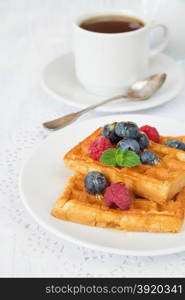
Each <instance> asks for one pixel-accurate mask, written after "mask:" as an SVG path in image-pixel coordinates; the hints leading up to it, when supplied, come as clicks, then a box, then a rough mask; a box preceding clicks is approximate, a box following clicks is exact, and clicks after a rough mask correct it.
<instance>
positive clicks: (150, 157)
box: [140, 150, 159, 165]
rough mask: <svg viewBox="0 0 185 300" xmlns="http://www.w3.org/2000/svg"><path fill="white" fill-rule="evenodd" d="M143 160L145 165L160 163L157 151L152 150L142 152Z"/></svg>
mask: <svg viewBox="0 0 185 300" xmlns="http://www.w3.org/2000/svg"><path fill="white" fill-rule="evenodd" d="M140 158H141V162H142V163H143V164H144V165H157V164H158V163H159V157H158V156H157V154H156V153H155V152H152V151H148V150H146V151H144V152H143V153H141V157H140Z"/></svg>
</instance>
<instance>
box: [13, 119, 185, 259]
mask: <svg viewBox="0 0 185 300" xmlns="http://www.w3.org/2000/svg"><path fill="white" fill-rule="evenodd" d="M134 115H135V116H139V117H140V118H142V117H147V118H153V119H156V118H158V119H161V121H162V120H163V121H164V120H168V121H169V120H170V118H168V117H161V116H159V117H158V116H156V115H150V114H147V115H146V114H133V116H134ZM115 116H116V115H115V114H109V115H107V116H102V117H95V118H89V119H86V120H81V121H80V122H79V123H81V124H83V123H84V122H88V121H93V120H96V119H106V118H109V117H115ZM125 116H126V117H127V115H125ZM125 116H124V117H125ZM128 116H129V114H128ZM130 116H131V114H130ZM118 117H120V116H118ZM175 122H178V123H181V121H179V120H178V119H175ZM69 126H70V127H71V126H74V124H71V125H69ZM61 131H62V130H58V131H56V132H54V133H53V134H51V135H49V136H47V137H46V138H45V139H44V140H42V141H41V142H40V143H39V144H38V145H36V146H35V147H34V149H32V151H31V153H30V155H28V157H27V159H26V160H24V162H23V165H22V167H21V170H20V173H19V176H18V188H19V193H20V198H21V200H22V203H23V204H24V206H25V208H26V210H27V211H28V212H29V214H30V216H31V217H32V218H33V219H34V220H35V221H36V222H37V223H38V224H39V225H40V226H41V227H43V228H44V229H46V230H47V231H48V232H50V233H52V234H53V235H54V236H57V237H59V238H62V239H64V240H67V241H69V242H72V243H73V244H76V245H79V246H82V247H86V248H88V249H93V250H95V251H101V252H105V253H112V254H118V255H127V256H141V257H144V256H160V255H161V256H163V255H169V254H175V253H180V252H182V251H185V244H184V245H182V246H178V247H173V248H170V249H162V250H159V249H157V250H124V249H117V248H112V247H110V246H102V245H97V244H94V243H91V242H85V241H83V240H81V239H79V238H75V237H73V236H70V235H69V234H67V233H64V232H62V231H59V229H55V228H54V227H53V226H52V225H50V224H47V223H46V222H45V221H43V220H42V219H41V218H39V217H38V216H37V214H36V213H35V212H34V211H33V210H32V208H31V207H30V206H29V202H28V201H26V195H25V194H24V189H23V188H22V184H23V173H24V169H25V168H26V166H27V164H28V163H29V161H30V159H31V158H32V157H33V156H34V154H35V153H36V152H37V151H38V150H39V148H41V147H42V146H43V145H44V144H45V143H47V142H48V139H52V138H53V137H54V138H55V136H57V135H60V132H61ZM48 215H49V213H48ZM59 221H60V222H62V220H59ZM63 222H64V221H63ZM77 225H78V224H77ZM103 229H104V228H103ZM105 230H109V229H108V228H106V229H105ZM110 230H111V229H110ZM136 233H137V232H136ZM149 234H150V233H149ZM151 234H155V233H151ZM177 234H178V233H177Z"/></svg>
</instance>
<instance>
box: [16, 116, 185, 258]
mask: <svg viewBox="0 0 185 300" xmlns="http://www.w3.org/2000/svg"><path fill="white" fill-rule="evenodd" d="M123 118H124V120H131V121H135V122H137V123H138V125H140V126H141V125H144V124H150V125H154V126H156V127H157V128H158V129H159V132H160V133H161V134H162V135H180V134H181V135H183V134H184V133H185V125H184V124H183V123H180V122H178V121H173V122H171V120H170V119H165V118H158V117H154V116H150V115H125V116H124V117H121V116H108V117H106V118H105V117H102V118H98V119H91V120H88V121H83V122H79V123H76V124H73V125H71V126H69V127H66V128H64V129H62V130H61V131H58V132H56V133H54V134H52V135H51V136H50V137H48V138H47V139H46V140H45V141H44V142H43V143H42V144H41V145H40V146H39V147H38V149H37V150H36V151H35V152H34V153H33V155H32V156H31V158H30V159H29V160H28V161H27V163H26V164H25V166H24V168H23V170H22V173H21V181H20V189H21V194H22V196H23V201H24V204H25V206H26V207H27V209H28V210H29V212H30V213H31V215H32V216H33V217H34V218H35V219H36V221H37V222H38V223H40V224H41V225H42V226H44V227H45V228H46V229H47V230H49V231H51V232H53V233H54V234H56V235H57V236H59V237H61V238H65V239H67V240H69V241H71V242H75V243H78V244H80V245H83V246H86V247H90V248H93V249H97V250H102V251H107V252H111V253H118V254H126V255H161V254H169V253H174V252H179V251H182V250H185V228H183V230H182V232H180V233H178V234H160V233H134V232H121V231H117V230H111V229H103V228H96V227H89V226H85V225H78V224H73V223H70V222H64V221H61V220H58V219H55V218H54V217H52V216H51V215H50V211H51V209H52V207H53V206H54V203H55V201H56V200H57V198H58V197H59V195H60V194H61V192H62V190H63V188H64V186H65V183H66V180H67V178H68V177H69V176H70V175H71V174H72V172H71V171H70V170H68V169H67V168H66V167H65V166H64V163H63V161H62V157H63V156H64V154H65V153H66V152H67V151H68V150H69V149H70V148H71V147H72V146H74V145H75V144H76V143H78V142H79V141H80V140H82V139H84V138H85V137H86V136H87V135H89V134H90V133H91V132H92V131H94V130H95V129H96V128H97V127H98V126H100V125H104V124H106V123H109V122H113V121H121V120H122V119H123ZM74 132H75V134H74Z"/></svg>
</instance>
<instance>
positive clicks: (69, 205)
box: [51, 174, 185, 233]
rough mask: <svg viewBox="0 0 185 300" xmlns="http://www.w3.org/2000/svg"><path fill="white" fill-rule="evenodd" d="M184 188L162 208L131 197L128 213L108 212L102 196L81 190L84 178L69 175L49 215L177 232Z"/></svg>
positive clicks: (92, 223) (126, 228)
mask: <svg viewBox="0 0 185 300" xmlns="http://www.w3.org/2000/svg"><path fill="white" fill-rule="evenodd" d="M184 199H185V188H184V189H182V190H181V192H180V193H179V194H178V195H177V196H176V197H175V198H174V200H170V201H168V202H167V203H166V204H165V205H160V204H157V203H156V202H153V201H150V200H146V199H143V198H136V197H135V198H134V199H133V201H132V206H131V208H130V209H129V210H120V209H110V208H109V207H107V206H105V204H104V200H103V196H94V195H91V194H89V193H87V192H86V190H85V188H84V175H81V174H75V175H73V176H72V177H71V178H70V179H69V181H68V184H67V186H66V188H65V190H64V193H63V195H62V196H61V198H60V199H59V200H58V201H57V203H56V205H55V207H54V208H53V210H52V212H51V214H52V215H53V216H54V217H56V218H58V219H62V220H65V221H71V222H75V223H80V224H85V225H89V226H97V227H105V228H113V229H119V230H124V231H140V232H172V233H176V232H179V231H180V229H181V227H182V224H183V219H184Z"/></svg>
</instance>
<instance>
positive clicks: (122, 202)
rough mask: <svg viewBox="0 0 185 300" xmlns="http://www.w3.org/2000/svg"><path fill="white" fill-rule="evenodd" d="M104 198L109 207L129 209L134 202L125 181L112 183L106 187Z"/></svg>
mask: <svg viewBox="0 0 185 300" xmlns="http://www.w3.org/2000/svg"><path fill="white" fill-rule="evenodd" d="M104 200H105V204H106V205H107V206H109V207H115V206H116V207H118V208H120V209H129V208H130V206H131V204H132V194H131V192H130V190H129V189H128V188H127V187H126V185H125V184H124V183H122V182H117V183H112V184H111V185H110V186H108V187H107V188H106V191H105V194H104Z"/></svg>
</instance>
